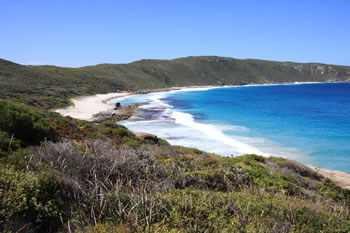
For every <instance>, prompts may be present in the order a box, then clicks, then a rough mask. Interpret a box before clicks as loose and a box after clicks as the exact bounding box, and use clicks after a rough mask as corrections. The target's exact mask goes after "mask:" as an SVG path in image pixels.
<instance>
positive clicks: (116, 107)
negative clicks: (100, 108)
mask: <svg viewBox="0 0 350 233" xmlns="http://www.w3.org/2000/svg"><path fill="white" fill-rule="evenodd" d="M121 106H122V105H121V104H120V103H119V102H118V103H115V108H114V109H118V108H120V107H121Z"/></svg>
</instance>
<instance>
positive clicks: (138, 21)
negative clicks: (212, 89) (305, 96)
mask: <svg viewBox="0 0 350 233" xmlns="http://www.w3.org/2000/svg"><path fill="white" fill-rule="evenodd" d="M207 55H208V56H209V55H216V56H224V57H234V58H241V59H246V58H255V59H264V60H274V61H295V62H319V63H327V64H338V65H350V1H348V0H317V1H316V0H293V1H292V0H275V1H271V0H270V1H269V0H255V1H253V0H241V1H235V0H227V1H226V0H215V1H213V0H210V1H209V0H198V1H197V0H171V1H170V0H169V1H167V0H124V1H120V0H114V1H112V0H110V1H108V0H49V1H48V0H32V1H29V0H1V3H0V58H3V59H6V60H10V61H13V62H16V63H20V64H26V65H28V64H31V65H42V64H49V65H56V66H67V67H80V66H86V65H95V64H100V63H129V62H133V61H136V60H140V59H173V58H178V57H187V56H207Z"/></svg>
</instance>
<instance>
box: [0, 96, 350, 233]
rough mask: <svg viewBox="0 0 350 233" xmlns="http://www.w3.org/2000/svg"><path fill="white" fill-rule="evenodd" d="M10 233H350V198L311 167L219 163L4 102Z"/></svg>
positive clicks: (4, 214) (0, 105) (3, 198)
mask: <svg viewBox="0 0 350 233" xmlns="http://www.w3.org/2000/svg"><path fill="white" fill-rule="evenodd" d="M0 116H1V117H0V156H1V157H0V231H1V232H349V231H350V212H349V210H350V191H349V190H343V189H341V188H339V187H337V186H336V185H335V184H334V183H333V182H332V181H330V180H329V179H325V178H324V177H322V176H320V175H318V174H316V173H314V172H313V171H312V170H310V169H308V168H307V167H305V166H303V165H301V164H299V163H297V162H294V161H290V160H286V159H282V158H264V157H261V156H258V155H243V156H240V157H220V156H217V155H215V154H208V153H205V152H203V151H199V150H197V149H191V148H184V147H174V146H170V145H169V144H168V143H167V142H166V141H164V140H161V139H158V140H147V139H144V138H139V137H136V136H135V135H134V134H133V133H132V132H130V131H129V130H127V129H126V128H125V127H123V126H120V125H116V124H114V123H113V122H103V123H99V124H96V123H90V122H86V121H80V120H75V119H72V118H69V117H65V118H63V117H61V116H59V115H58V114H56V113H52V112H45V111H40V110H38V109H34V108H32V107H28V106H23V105H21V104H14V103H10V102H6V101H0Z"/></svg>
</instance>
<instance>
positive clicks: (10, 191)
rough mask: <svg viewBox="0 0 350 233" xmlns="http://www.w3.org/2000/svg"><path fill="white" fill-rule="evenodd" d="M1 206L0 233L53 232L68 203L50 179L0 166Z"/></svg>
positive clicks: (60, 224) (59, 188)
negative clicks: (20, 232)
mask: <svg viewBox="0 0 350 233" xmlns="http://www.w3.org/2000/svg"><path fill="white" fill-rule="evenodd" d="M0 206H1V208H0V231H1V232H17V231H18V232H19V231H22V232H55V231H57V230H58V229H59V228H60V227H61V226H62V222H61V221H62V220H65V219H66V217H67V211H66V210H67V209H68V207H69V203H65V201H64V199H63V196H62V185H61V184H60V182H58V181H57V180H56V179H55V178H53V177H52V176H50V175H48V174H41V175H36V174H34V173H31V172H29V173H24V172H21V171H18V170H15V169H13V168H5V167H0Z"/></svg>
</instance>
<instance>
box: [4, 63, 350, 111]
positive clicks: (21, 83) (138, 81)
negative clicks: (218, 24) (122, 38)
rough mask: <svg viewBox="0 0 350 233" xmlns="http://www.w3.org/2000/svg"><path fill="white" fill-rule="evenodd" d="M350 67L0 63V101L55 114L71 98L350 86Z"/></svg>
mask: <svg viewBox="0 0 350 233" xmlns="http://www.w3.org/2000/svg"><path fill="white" fill-rule="evenodd" d="M349 80H350V67H347V66H336V65H326V64H317V63H306V64H302V63H293V62H274V61H263V60H251V59H247V60H240V59H233V58H226V57H187V58H179V59H174V60H141V61H136V62H132V63H129V64H101V65H96V66H87V67H81V68H63V67H56V66H23V65H19V64H15V63H12V62H9V61H6V60H0V98H1V99H8V100H15V101H18V102H22V103H26V104H28V105H33V106H38V107H44V108H55V107H62V106H67V105H69V99H70V98H71V97H74V96H81V95H92V94H98V93H107V92H115V91H117V90H133V91H135V90H145V89H154V88H165V87H175V86H191V85H243V84H262V83H283V82H334V81H349Z"/></svg>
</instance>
